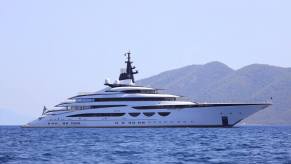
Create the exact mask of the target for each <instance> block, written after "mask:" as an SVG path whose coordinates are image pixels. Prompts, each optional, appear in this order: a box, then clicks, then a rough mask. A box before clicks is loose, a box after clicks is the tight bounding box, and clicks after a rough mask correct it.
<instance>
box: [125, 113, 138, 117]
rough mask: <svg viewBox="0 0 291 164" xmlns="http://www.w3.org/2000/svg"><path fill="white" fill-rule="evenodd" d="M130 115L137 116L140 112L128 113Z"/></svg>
mask: <svg viewBox="0 0 291 164" xmlns="http://www.w3.org/2000/svg"><path fill="white" fill-rule="evenodd" d="M128 114H129V115H130V116H132V117H137V116H139V115H140V113H128Z"/></svg>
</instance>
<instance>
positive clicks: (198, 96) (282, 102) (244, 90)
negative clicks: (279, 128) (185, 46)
mask: <svg viewBox="0 0 291 164" xmlns="http://www.w3.org/2000/svg"><path fill="white" fill-rule="evenodd" d="M138 83H139V84H143V85H146V86H151V87H155V88H161V89H166V92H170V93H175V94H177V95H183V96H186V97H189V98H190V99H191V100H193V101H197V102H206V101H207V102H241V101H243V102H264V101H271V100H270V98H271V97H272V103H273V106H272V107H270V108H268V109H266V110H263V111H261V112H258V113H256V114H255V115H253V116H251V117H249V118H248V119H246V120H244V121H243V123H248V124H291V68H282V67H275V66H270V65H262V64H253V65H249V66H246V67H243V68H241V69H239V70H233V69H231V68H230V67H228V66H226V65H225V64H223V63H219V62H212V63H208V64H205V65H190V66H186V67H183V68H179V69H175V70H170V71H166V72H163V73H160V74H158V75H156V76H152V77H149V78H146V79H143V80H140V81H139V82H138Z"/></svg>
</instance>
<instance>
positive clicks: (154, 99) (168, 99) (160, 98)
mask: <svg viewBox="0 0 291 164" xmlns="http://www.w3.org/2000/svg"><path fill="white" fill-rule="evenodd" d="M95 101H99V102H100V101H176V98H175V97H129V98H96V99H95Z"/></svg>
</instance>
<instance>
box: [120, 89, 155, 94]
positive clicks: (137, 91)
mask: <svg viewBox="0 0 291 164" xmlns="http://www.w3.org/2000/svg"><path fill="white" fill-rule="evenodd" d="M122 92H123V93H142V94H157V93H158V92H157V90H125V91H122Z"/></svg>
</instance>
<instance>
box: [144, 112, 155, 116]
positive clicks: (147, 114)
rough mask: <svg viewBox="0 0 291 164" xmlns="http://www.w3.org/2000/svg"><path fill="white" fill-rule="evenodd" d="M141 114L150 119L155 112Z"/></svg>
mask: <svg viewBox="0 0 291 164" xmlns="http://www.w3.org/2000/svg"><path fill="white" fill-rule="evenodd" d="M143 114H144V115H145V116H147V117H151V116H153V115H154V114H155V112H144V113H143Z"/></svg>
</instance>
